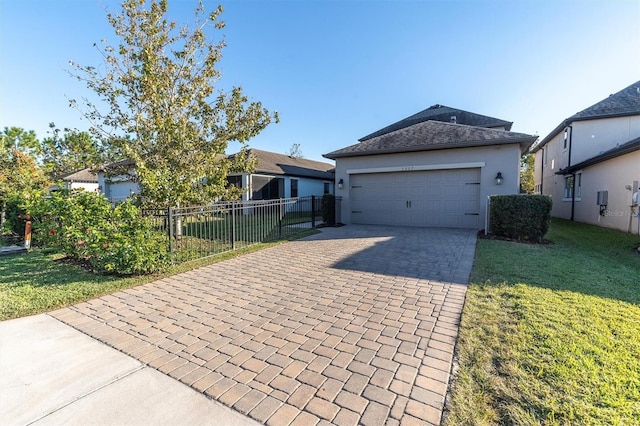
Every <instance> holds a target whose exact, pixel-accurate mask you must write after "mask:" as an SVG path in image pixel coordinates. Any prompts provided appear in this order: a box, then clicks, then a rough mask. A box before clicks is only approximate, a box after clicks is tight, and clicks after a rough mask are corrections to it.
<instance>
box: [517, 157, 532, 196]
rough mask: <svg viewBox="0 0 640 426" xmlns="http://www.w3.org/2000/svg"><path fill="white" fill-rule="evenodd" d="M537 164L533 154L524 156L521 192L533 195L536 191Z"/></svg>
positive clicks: (521, 165)
mask: <svg viewBox="0 0 640 426" xmlns="http://www.w3.org/2000/svg"><path fill="white" fill-rule="evenodd" d="M535 162H536V157H535V155H533V154H526V155H523V156H522V158H521V159H520V192H524V193H526V194H533V192H534V190H535V183H534V181H535Z"/></svg>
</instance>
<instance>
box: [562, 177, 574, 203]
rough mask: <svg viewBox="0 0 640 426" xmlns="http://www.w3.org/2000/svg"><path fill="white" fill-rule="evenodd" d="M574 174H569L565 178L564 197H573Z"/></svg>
mask: <svg viewBox="0 0 640 426" xmlns="http://www.w3.org/2000/svg"><path fill="white" fill-rule="evenodd" d="M573 184H574V179H573V176H567V177H566V178H564V198H573V186H574V185H573Z"/></svg>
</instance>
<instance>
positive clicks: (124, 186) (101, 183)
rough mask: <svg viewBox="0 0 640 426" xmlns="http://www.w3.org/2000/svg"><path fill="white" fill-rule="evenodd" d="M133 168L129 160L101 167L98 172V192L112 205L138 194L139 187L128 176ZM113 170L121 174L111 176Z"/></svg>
mask: <svg viewBox="0 0 640 426" xmlns="http://www.w3.org/2000/svg"><path fill="white" fill-rule="evenodd" d="M133 167H134V164H133V161H131V160H122V161H118V162H116V163H112V164H108V165H106V166H104V167H102V168H101V169H99V170H98V190H99V191H101V192H102V194H103V195H104V196H105V197H106V198H107V199H108V200H109V201H111V202H112V203H114V204H115V203H118V202H121V201H124V200H126V199H127V198H129V197H131V196H132V195H133V194H137V193H139V192H140V186H139V185H138V184H137V183H136V182H134V181H132V179H131V176H130V175H129V173H134V171H132V168H133ZM113 170H121V171H122V174H116V175H113ZM107 171H109V173H107Z"/></svg>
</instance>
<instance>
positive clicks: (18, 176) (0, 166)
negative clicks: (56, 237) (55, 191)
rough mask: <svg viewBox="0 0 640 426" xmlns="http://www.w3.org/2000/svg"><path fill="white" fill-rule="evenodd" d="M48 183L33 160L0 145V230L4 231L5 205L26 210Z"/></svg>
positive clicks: (20, 152)
mask: <svg viewBox="0 0 640 426" xmlns="http://www.w3.org/2000/svg"><path fill="white" fill-rule="evenodd" d="M48 185H49V182H48V180H47V178H46V176H45V174H44V172H43V171H42V170H41V169H40V168H39V167H38V165H37V164H36V162H35V160H34V158H33V157H32V156H31V155H30V154H28V153H26V152H23V151H20V150H18V149H16V148H15V147H10V148H7V147H6V146H5V145H4V143H3V144H2V145H0V230H2V229H4V225H5V220H6V210H7V203H8V202H9V201H12V202H14V203H15V204H19V206H18V207H20V208H22V209H26V208H27V206H28V205H29V204H30V203H31V202H32V201H33V200H34V199H35V198H36V196H37V194H38V192H40V191H43V190H44V189H45V188H47V186H48Z"/></svg>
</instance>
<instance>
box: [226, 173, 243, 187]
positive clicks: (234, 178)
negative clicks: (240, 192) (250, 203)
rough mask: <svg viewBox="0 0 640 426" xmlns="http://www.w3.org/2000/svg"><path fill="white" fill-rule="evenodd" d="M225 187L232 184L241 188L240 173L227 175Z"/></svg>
mask: <svg viewBox="0 0 640 426" xmlns="http://www.w3.org/2000/svg"><path fill="white" fill-rule="evenodd" d="M227 182H228V184H227V187H229V186H231V185H233V186H235V187H236V188H242V175H236V176H227Z"/></svg>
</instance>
